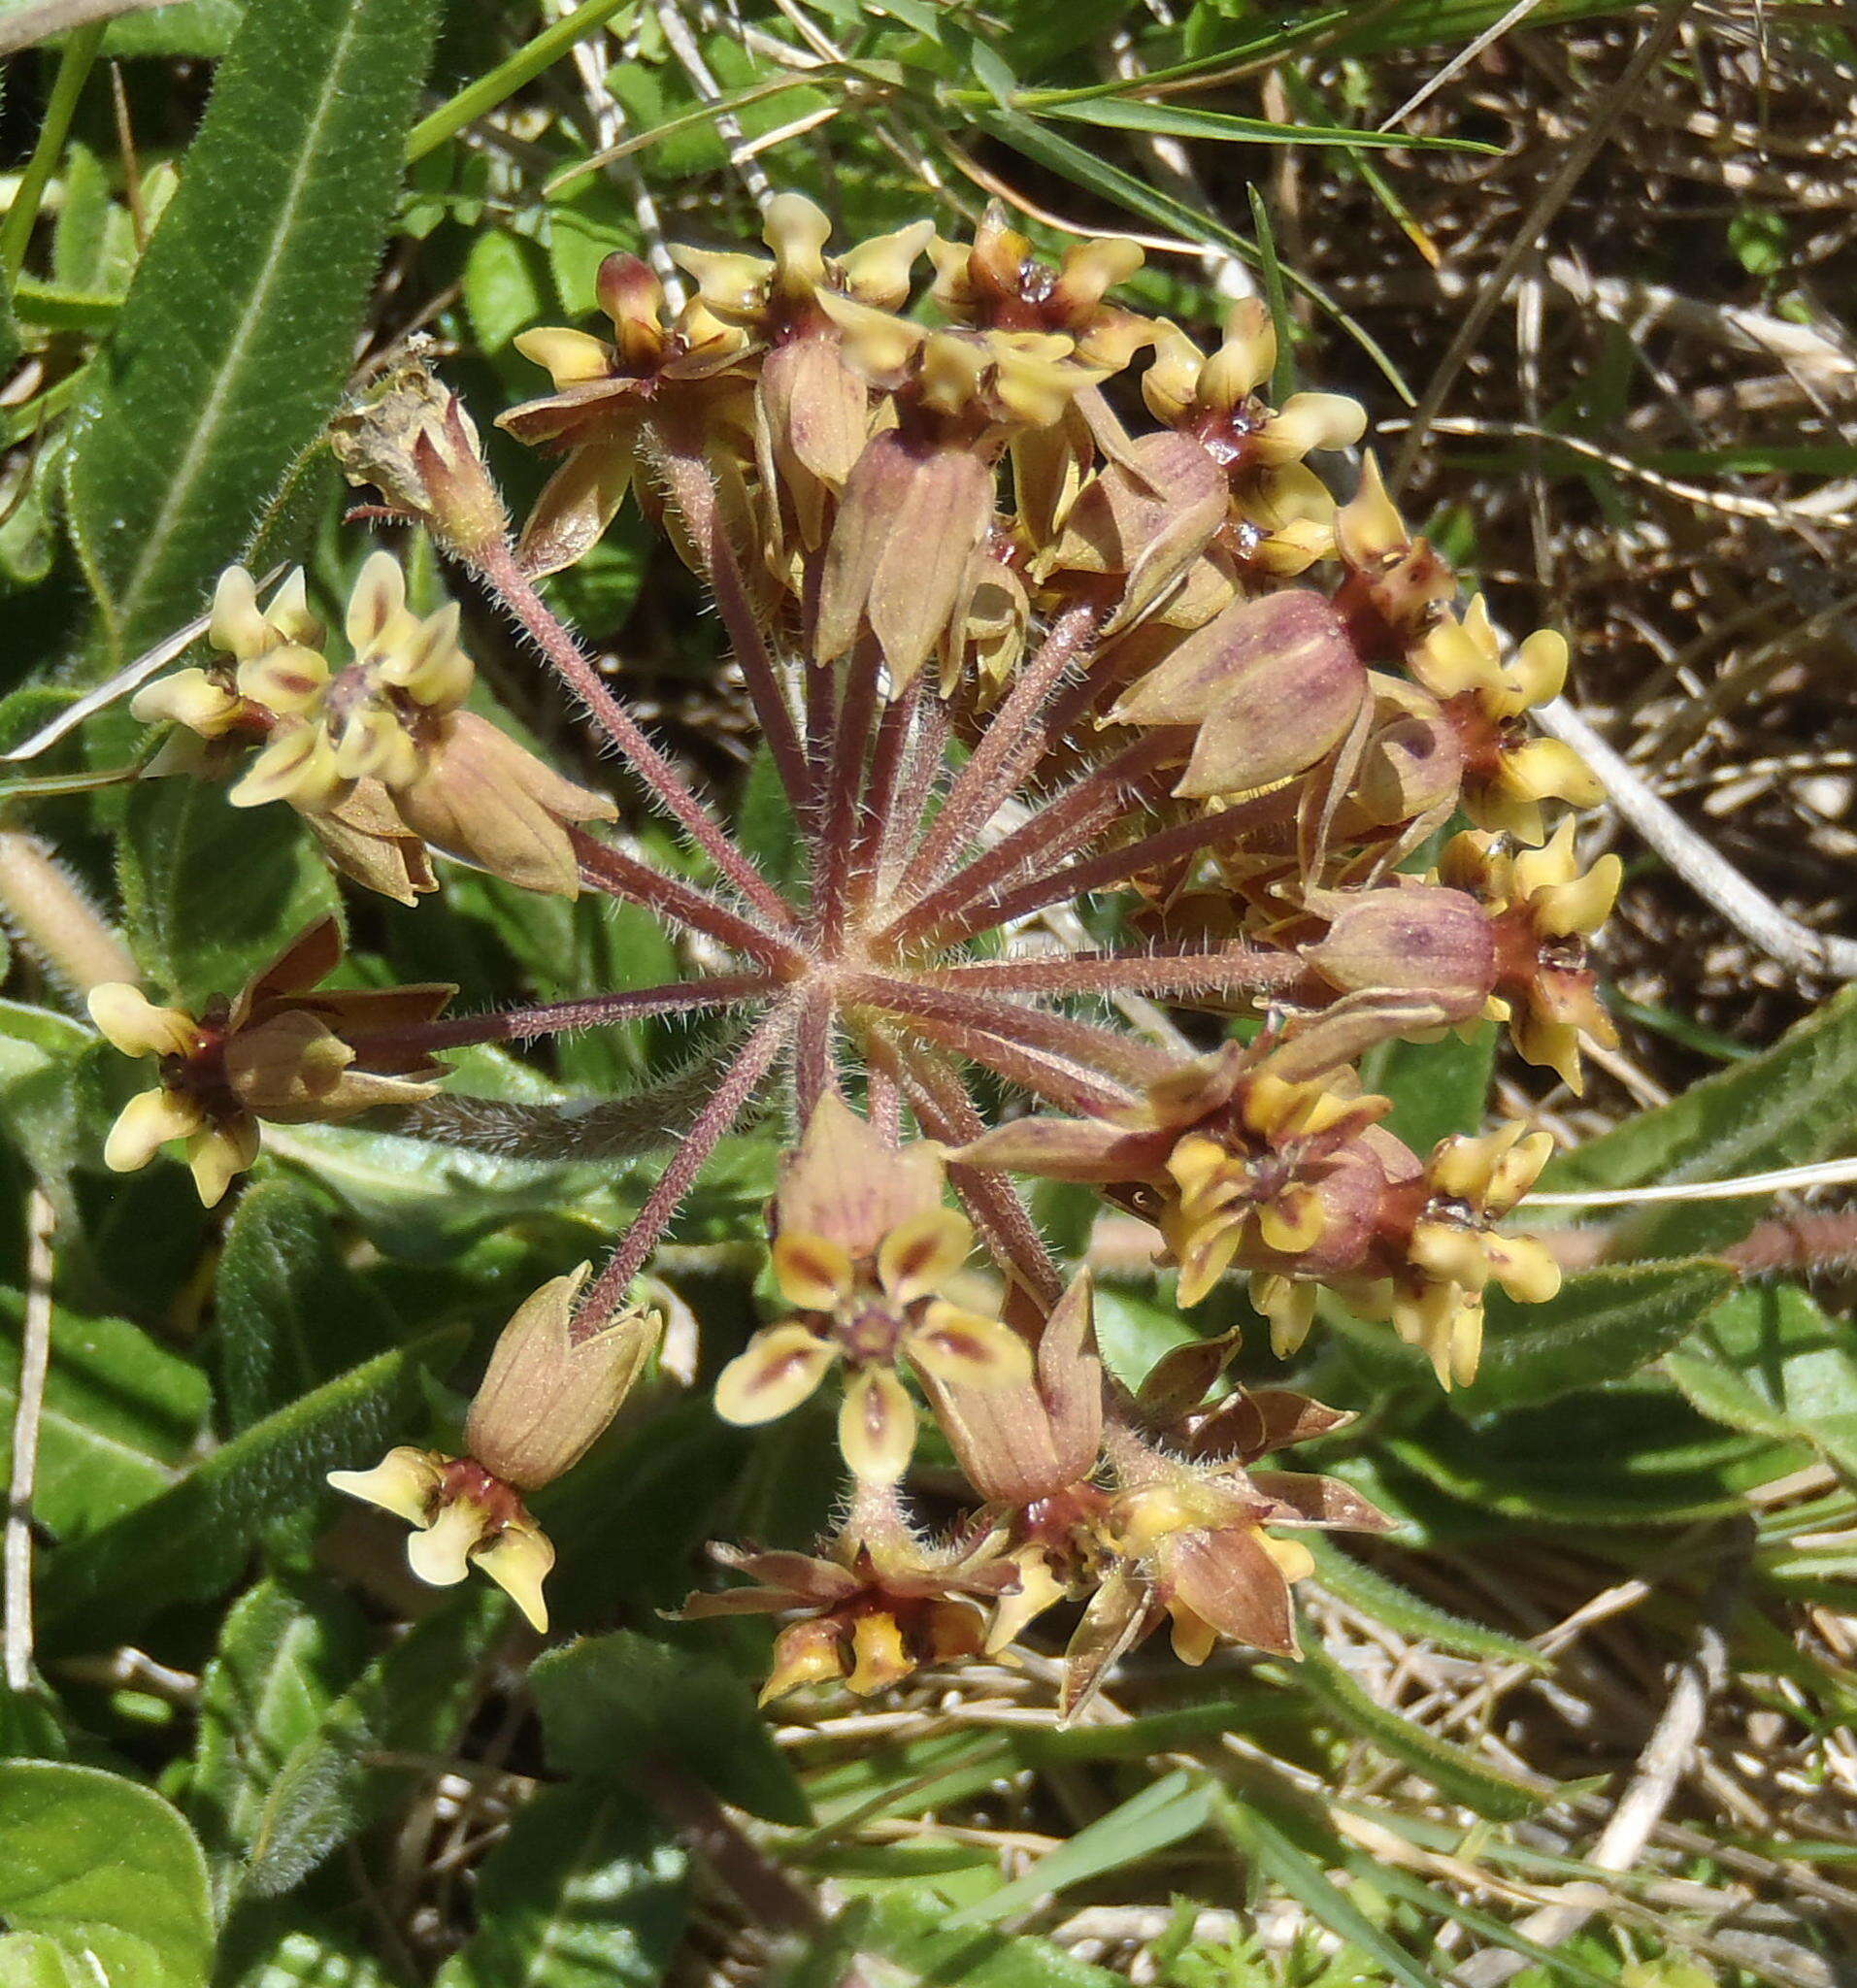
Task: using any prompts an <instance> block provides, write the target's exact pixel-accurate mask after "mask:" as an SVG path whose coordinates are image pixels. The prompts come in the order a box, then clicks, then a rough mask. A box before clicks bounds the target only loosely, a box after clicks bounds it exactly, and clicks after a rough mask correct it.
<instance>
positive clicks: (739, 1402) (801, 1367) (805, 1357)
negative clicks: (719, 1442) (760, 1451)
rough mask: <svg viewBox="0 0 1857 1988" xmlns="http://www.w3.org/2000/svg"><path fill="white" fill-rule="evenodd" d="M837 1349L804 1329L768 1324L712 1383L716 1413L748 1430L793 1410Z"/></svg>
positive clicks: (815, 1381)
mask: <svg viewBox="0 0 1857 1988" xmlns="http://www.w3.org/2000/svg"><path fill="white" fill-rule="evenodd" d="M837 1358H838V1348H837V1347H836V1346H835V1345H833V1344H832V1342H830V1341H829V1340H822V1339H820V1338H819V1336H818V1335H817V1333H814V1332H809V1331H808V1330H807V1329H806V1327H805V1326H803V1325H792V1324H788V1325H771V1326H769V1327H768V1328H767V1329H766V1330H765V1331H763V1332H757V1333H756V1334H755V1335H754V1337H753V1338H752V1339H751V1340H749V1342H747V1346H746V1350H745V1351H743V1352H741V1353H739V1354H737V1355H736V1357H735V1358H734V1359H733V1360H731V1361H730V1362H729V1364H728V1365H727V1366H726V1367H724V1368H723V1370H722V1372H721V1374H720V1375H717V1377H716V1382H715V1412H716V1413H717V1414H718V1415H720V1416H721V1417H722V1419H723V1421H725V1422H735V1423H738V1424H740V1425H741V1426H743V1427H746V1428H752V1427H753V1426H754V1425H755V1424H756V1423H759V1422H772V1421H775V1420H777V1419H778V1418H779V1416H781V1415H784V1414H785V1413H786V1412H787V1411H788V1410H789V1409H791V1408H798V1407H799V1405H800V1404H801V1403H802V1402H803V1401H805V1400H806V1398H807V1396H808V1395H810V1394H811V1393H812V1390H813V1389H814V1388H815V1387H817V1386H818V1384H819V1382H820V1381H821V1380H823V1379H824V1377H825V1370H826V1369H827V1368H828V1367H829V1366H831V1364H832V1362H833V1361H834V1360H836V1359H837Z"/></svg>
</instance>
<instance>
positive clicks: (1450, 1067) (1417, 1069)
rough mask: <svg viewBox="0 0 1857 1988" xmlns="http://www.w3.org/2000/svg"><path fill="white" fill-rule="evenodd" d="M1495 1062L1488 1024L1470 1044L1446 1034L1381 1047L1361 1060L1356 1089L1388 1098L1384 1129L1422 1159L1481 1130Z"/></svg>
mask: <svg viewBox="0 0 1857 1988" xmlns="http://www.w3.org/2000/svg"><path fill="white" fill-rule="evenodd" d="M1495 1058H1496V1031H1495V1028H1494V1027H1493V1026H1492V1025H1490V1024H1489V1023H1483V1024H1481V1025H1479V1026H1478V1028H1477V1030H1476V1034H1475V1035H1474V1036H1473V1037H1472V1038H1471V1040H1470V1041H1469V1042H1466V1041H1465V1040H1464V1039H1463V1038H1462V1037H1461V1036H1458V1035H1448V1036H1446V1037H1444V1039H1443V1040H1442V1042H1438V1043H1400V1042H1394V1043H1386V1044H1381V1046H1380V1047H1378V1048H1376V1049H1373V1050H1370V1051H1369V1052H1368V1054H1367V1055H1366V1056H1365V1057H1364V1058H1363V1059H1362V1061H1361V1086H1362V1088H1363V1089H1364V1090H1369V1091H1378V1092H1379V1093H1380V1095H1381V1096H1382V1097H1388V1098H1391V1099H1392V1101H1393V1110H1392V1113H1391V1115H1390V1116H1389V1117H1388V1118H1387V1120H1386V1128H1387V1130H1388V1131H1389V1132H1391V1133H1393V1134H1394V1135H1395V1136H1396V1137H1398V1138H1400V1139H1403V1140H1404V1141H1405V1142H1406V1143H1407V1144H1408V1145H1409V1146H1410V1147H1411V1149H1412V1150H1413V1152H1415V1153H1418V1154H1420V1155H1421V1156H1422V1155H1424V1154H1426V1153H1429V1152H1430V1151H1431V1149H1432V1148H1433V1146H1435V1145H1436V1144H1437V1143H1438V1142H1439V1141H1440V1140H1441V1139H1448V1138H1450V1137H1451V1135H1452V1134H1454V1133H1463V1132H1476V1131H1478V1130H1480V1128H1481V1126H1482V1123H1483V1107H1484V1101H1485V1100H1486V1099H1487V1097H1488V1095H1489V1074H1490V1069H1491V1066H1492V1065H1493V1063H1494V1062H1495Z"/></svg>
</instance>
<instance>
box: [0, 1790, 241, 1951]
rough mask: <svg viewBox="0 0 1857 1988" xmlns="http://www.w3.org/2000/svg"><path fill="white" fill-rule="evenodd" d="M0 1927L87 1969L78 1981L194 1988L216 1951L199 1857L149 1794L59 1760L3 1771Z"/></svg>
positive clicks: (171, 1814)
mask: <svg viewBox="0 0 1857 1988" xmlns="http://www.w3.org/2000/svg"><path fill="white" fill-rule="evenodd" d="M0 1925H4V1926H7V1927H9V1928H11V1929H12V1931H13V1932H15V1933H19V1934H28V1935H30V1934H37V1935H40V1936H41V1938H42V1939H43V1941H45V1942H48V1943H50V1944H51V1945H53V1946H55V1947H56V1948H57V1949H59V1950H61V1951H62V1952H64V1953H65V1954H67V1955H69V1956H70V1957H71V1958H72V1959H73V1960H77V1961H83V1962H87V1965H86V1967H85V1968H84V1969H83V1970H74V1971H72V1978H74V1979H77V1980H81V1981H84V1982H86V1983H95V1982H98V1981H102V1980H107V1981H108V1982H110V1984H111V1988H131V1984H133V1988H200V1984H201V1983H202V1982H203V1981H204V1980H205V1979H206V1978H207V1971H208V1968H209V1966H210V1963H211V1959H212V1949H213V1922H212V1915H211V1913H210V1912H209V1910H208V1906H207V1871H206V1860H205V1858H203V1857H202V1856H201V1854H200V1846H199V1844H198V1843H196V1842H195V1841H194V1839H193V1837H192V1834H191V1833H190V1832H189V1830H188V1829H187V1826H186V1824H185V1823H184V1822H182V1819H181V1817H180V1815H179V1814H178V1813H177V1812H176V1811H175V1810H174V1809H173V1808H172V1807H171V1806H169V1805H168V1804H167V1803H166V1802H164V1801H162V1799H161V1797H160V1796H159V1795H157V1794H155V1793H154V1792H153V1791H152V1790H151V1789H149V1788H145V1787H142V1786H141V1785H140V1784H139V1783H137V1782H135V1781H128V1780H124V1779H122V1777H121V1776H120V1775H117V1774H112V1773H104V1772H102V1770H101V1769H98V1768H90V1767H72V1766H70V1765H68V1764H66V1763H65V1762H63V1761H44V1760H14V1761H6V1762H0ZM16 1951H17V1950H16ZM43 1951H44V1949H43V1947H41V1949H40V1953H41V1954H43ZM36 1964H37V1965H40V1966H41V1967H42V1969H43V1963H42V1962H41V1963H36ZM9 1965H10V1966H11V1965H12V1963H11V1962H9ZM18 1978H20V1979H23V1980H25V1981H35V1980H38V1979H44V1980H51V1981H56V1980H57V1978H58V1977H57V1975H56V1974H55V1973H47V1972H44V1971H41V1972H40V1973H39V1974H37V1975H35V1974H33V1973H31V1972H23V1973H21V1974H19V1976H18Z"/></svg>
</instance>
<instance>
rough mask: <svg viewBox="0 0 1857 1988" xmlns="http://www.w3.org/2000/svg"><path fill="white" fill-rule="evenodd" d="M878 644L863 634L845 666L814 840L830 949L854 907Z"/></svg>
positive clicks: (820, 915)
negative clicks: (854, 877)
mask: <svg viewBox="0 0 1857 1988" xmlns="http://www.w3.org/2000/svg"><path fill="white" fill-rule="evenodd" d="M877 673H878V651H877V645H876V644H875V643H874V642H872V641H871V640H870V638H869V637H865V638H863V639H862V640H860V642H859V643H858V645H857V646H856V647H855V648H854V649H853V650H852V652H851V659H850V661H849V663H848V664H847V665H846V672H845V680H844V686H843V691H842V694H841V696H840V699H839V704H838V710H837V713H836V717H835V720H834V723H833V725H832V728H831V731H830V733H829V735H828V737H829V740H830V750H829V752H828V756H827V759H826V763H825V765H824V767H823V768H822V769H821V771H822V772H823V774H824V777H825V778H824V786H823V790H822V791H823V807H822V809H821V812H820V820H819V826H818V832H817V835H816V837H815V840H814V847H815V849H816V850H817V857H816V860H815V862H814V865H813V875H814V876H815V877H816V878H817V879H818V900H817V905H816V907H815V915H816V918H817V921H818V928H819V937H820V940H821V941H822V943H823V944H824V945H825V948H826V950H827V951H828V953H829V952H831V951H833V950H835V949H836V948H837V946H838V944H839V943H840V942H841V941H842V940H843V938H844V936H845V925H846V917H847V916H848V915H849V911H850V897H849V888H850V876H851V866H852V862H853V858H854V855H855V851H856V844H857V840H858V802H859V800H860V798H861V797H862V795H863V792H864V756H865V748H866V746H868V744H869V742H870V736H871V721H872V719H873V718H874V717H875V716H876V714H877Z"/></svg>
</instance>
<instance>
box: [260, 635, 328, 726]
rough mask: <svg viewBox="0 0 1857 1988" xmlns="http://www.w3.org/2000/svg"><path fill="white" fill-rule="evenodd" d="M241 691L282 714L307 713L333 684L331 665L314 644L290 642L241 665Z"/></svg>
mask: <svg viewBox="0 0 1857 1988" xmlns="http://www.w3.org/2000/svg"><path fill="white" fill-rule="evenodd" d="M238 683H239V695H240V696H241V697H249V699H250V700H251V702H252V703H253V704H257V705H262V706H263V707H264V709H265V710H266V711H269V712H277V713H278V714H279V715H280V716H282V717H307V716H308V715H309V714H310V712H313V711H314V710H315V707H316V706H317V705H318V704H319V703H320V702H321V700H322V693H323V692H324V691H325V690H326V689H327V688H328V684H329V665H328V663H327V662H326V660H325V659H324V658H323V657H322V656H320V655H319V654H317V652H316V651H315V649H313V648H299V647H297V646H295V645H294V644H286V645H284V646H281V647H278V648H269V649H266V650H265V651H264V653H263V654H262V655H259V656H253V657H251V658H250V659H249V661H247V662H243V663H241V664H240V665H239V675H238Z"/></svg>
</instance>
